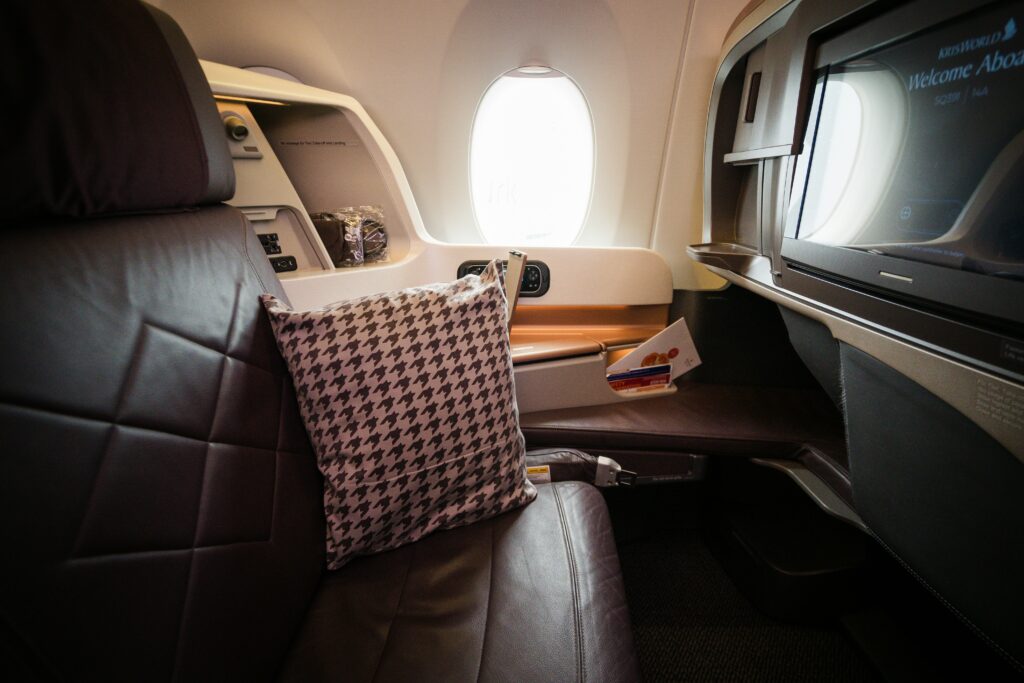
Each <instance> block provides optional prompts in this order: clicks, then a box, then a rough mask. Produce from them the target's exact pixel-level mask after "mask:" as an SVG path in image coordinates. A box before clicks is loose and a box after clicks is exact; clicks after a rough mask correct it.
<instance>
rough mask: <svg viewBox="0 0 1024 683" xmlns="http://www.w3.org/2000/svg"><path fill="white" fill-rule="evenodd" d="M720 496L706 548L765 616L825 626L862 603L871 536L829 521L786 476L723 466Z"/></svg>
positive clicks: (721, 463) (731, 463)
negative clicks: (823, 624)
mask: <svg viewBox="0 0 1024 683" xmlns="http://www.w3.org/2000/svg"><path fill="white" fill-rule="evenodd" d="M714 464H715V465H716V466H717V471H716V473H715V485H716V487H718V488H719V490H720V492H721V497H720V499H719V500H718V502H717V503H716V504H715V505H714V506H713V508H712V510H711V515H710V520H711V524H710V525H709V526H708V528H707V534H706V535H707V541H708V545H709V546H710V547H711V549H712V551H713V552H714V554H715V556H716V557H717V558H718V560H719V561H720V562H721V563H722V565H723V567H724V568H725V569H726V571H727V572H728V574H729V576H730V578H732V580H733V581H734V582H735V583H736V585H737V586H738V587H739V588H740V590H741V591H742V592H743V593H744V594H745V595H746V596H747V598H748V599H750V601H751V602H753V603H754V604H755V605H756V606H757V608H758V609H760V610H761V611H763V612H765V613H766V614H768V615H770V616H772V617H775V618H776V619H782V620H786V621H795V622H808V621H821V620H825V619H830V618H834V617H837V616H840V615H842V614H844V613H846V612H847V611H850V610H852V609H854V608H855V607H856V606H857V604H858V602H859V599H860V591H861V588H860V586H861V581H862V578H863V571H864V567H865V563H866V560H867V548H868V537H867V536H866V535H865V534H863V533H862V532H860V531H859V530H857V529H856V528H854V527H853V526H851V525H849V524H846V523H844V522H841V521H838V520H837V519H835V518H834V517H831V516H829V515H827V514H825V513H824V512H823V511H822V510H820V509H819V508H818V507H817V506H815V504H814V503H812V502H811V500H810V499H809V498H808V497H807V496H806V495H804V493H803V492H802V491H800V490H799V489H798V488H797V487H796V485H795V484H793V483H792V482H791V481H790V480H789V479H788V478H787V477H786V475H784V474H782V473H781V472H777V471H775V470H771V469H767V468H761V467H758V466H756V465H753V464H751V463H749V462H744V461H728V460H719V461H718V462H716V463H714Z"/></svg>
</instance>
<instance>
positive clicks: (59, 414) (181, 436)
mask: <svg viewBox="0 0 1024 683" xmlns="http://www.w3.org/2000/svg"><path fill="white" fill-rule="evenodd" d="M0 407H6V408H12V409H14V410H24V411H28V412H32V413H43V414H45V415H52V416H55V417H66V418H71V419H72V420H83V421H85V422H98V423H100V424H105V425H108V426H110V427H124V428H126V429H137V430H139V431H142V432H153V433H155V434H163V435H165V436H173V437H174V438H176V439H185V440H186V441H195V442H197V443H202V444H206V443H208V444H211V445H219V446H234V447H236V448H248V449H250V450H254V451H267V452H270V453H285V454H287V455H295V456H299V457H303V458H304V457H306V455H307V454H308V451H307V452H302V451H293V450H289V449H287V448H265V447H263V446H253V445H251V444H243V443H231V442H229V441H206V440H204V439H200V438H197V437H194V436H188V435H186V434H178V433H176V432H168V431H165V430H163V429H156V428H154V427H143V426H141V425H136V424H129V423H127V422H117V421H114V420H109V419H106V418H101V417H90V416H87V415H75V414H74V413H65V412H61V411H59V410H51V409H49V408H40V407H37V406H30V405H24V404H19V403H7V402H6V401H0Z"/></svg>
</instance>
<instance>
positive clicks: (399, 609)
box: [370, 543, 416, 681]
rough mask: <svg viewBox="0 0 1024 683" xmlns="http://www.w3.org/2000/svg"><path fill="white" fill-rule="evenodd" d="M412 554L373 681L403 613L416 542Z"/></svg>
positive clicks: (375, 668) (374, 670)
mask: <svg viewBox="0 0 1024 683" xmlns="http://www.w3.org/2000/svg"><path fill="white" fill-rule="evenodd" d="M410 547H411V556H410V557H409V564H407V565H406V567H405V577H404V578H403V579H402V590H401V592H399V594H398V602H396V603H395V614H394V616H392V617H391V622H390V623H389V624H388V633H387V635H386V636H384V644H383V645H382V646H381V648H380V654H379V655H377V664H376V665H375V666H374V667H373V677H372V678H371V679H370V680H371V681H376V680H377V675H378V674H379V673H380V665H381V663H382V662H383V661H384V653H385V652H387V650H388V643H390V642H391V632H392V630H393V629H394V626H395V622H396V621H398V616H399V615H400V614H401V613H402V601H403V600H404V599H405V589H406V588H407V587H408V586H409V574H411V573H412V565H413V562H415V561H416V544H415V543H414V544H412V545H411V546H410Z"/></svg>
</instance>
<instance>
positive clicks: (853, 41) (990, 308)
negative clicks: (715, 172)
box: [781, 3, 1024, 327]
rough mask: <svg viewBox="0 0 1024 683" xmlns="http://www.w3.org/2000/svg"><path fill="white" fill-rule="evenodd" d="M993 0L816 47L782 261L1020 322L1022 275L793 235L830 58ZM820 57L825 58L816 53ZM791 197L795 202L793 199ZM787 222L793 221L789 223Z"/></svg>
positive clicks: (843, 57) (952, 309)
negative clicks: (1002, 274)
mask: <svg viewBox="0 0 1024 683" xmlns="http://www.w3.org/2000/svg"><path fill="white" fill-rule="evenodd" d="M993 4H996V3H981V4H980V5H976V6H974V7H967V8H964V11H962V12H959V13H957V14H956V15H955V16H953V17H948V16H944V17H940V19H941V20H938V21H932V22H929V23H927V24H926V25H924V26H921V25H920V24H917V25H916V26H915V27H914V29H915V30H912V31H908V30H907V28H906V27H905V26H901V25H899V24H888V23H887V22H886V17H885V16H882V17H878V18H876V19H875V20H873V21H870V22H868V23H866V24H864V25H862V26H860V27H858V28H857V29H855V30H853V31H850V32H849V33H847V34H843V35H841V36H838V37H836V38H835V39H833V40H831V41H828V42H826V43H823V44H822V45H821V46H820V48H819V50H818V59H817V60H816V63H815V66H816V67H817V68H816V69H815V71H814V73H813V74H812V78H811V79H810V83H809V84H808V87H809V88H811V89H814V90H815V92H814V95H813V98H812V103H811V106H810V107H809V115H810V120H809V121H808V124H807V135H806V138H805V141H809V142H810V145H809V147H808V146H805V148H804V150H803V152H804V154H805V155H807V156H806V157H805V159H802V160H801V161H803V162H804V163H798V164H796V173H797V177H796V178H794V182H793V185H794V194H793V196H792V198H791V208H792V209H793V210H791V211H790V212H789V217H788V219H787V224H786V226H785V230H784V235H783V238H782V247H781V256H782V258H783V260H784V262H785V263H786V266H788V267H793V268H795V269H798V270H807V271H809V272H810V273H812V274H815V275H819V276H822V277H825V278H837V279H838V280H840V281H842V282H844V283H847V284H852V285H854V286H856V285H862V286H866V287H867V288H868V289H869V290H873V291H876V292H879V293H882V294H883V295H890V296H891V295H895V297H896V298H898V299H900V300H904V301H910V302H918V303H922V304H924V305H925V307H927V308H930V309H933V310H934V309H938V310H939V311H940V312H943V313H946V314H948V315H951V316H953V317H967V318H968V319H970V320H971V321H972V322H977V321H978V319H979V318H980V319H982V320H985V319H990V320H993V321H996V322H1008V323H1011V325H1013V326H1014V327H1017V326H1024V304H1022V303H1021V302H1022V301H1024V282H1020V281H1015V280H1008V279H1000V278H998V277H996V276H991V275H985V274H982V273H975V272H970V271H965V270H959V269H956V268H951V267H948V266H942V265H936V264H931V263H927V262H923V261H914V260H910V259H904V258H897V257H893V256H886V255H883V254H875V253H871V252H867V251H862V250H858V249H854V248H849V247H837V246H826V245H822V244H817V243H813V242H807V241H802V240H799V239H796V238H795V237H792V235H796V234H797V227H798V222H799V220H800V217H801V216H802V214H803V205H804V200H805V196H804V193H803V191H802V190H803V189H805V187H806V181H807V177H808V174H809V173H810V170H811V166H812V164H813V163H814V158H813V157H814V146H815V143H816V142H817V139H816V138H817V132H818V125H819V121H818V120H817V113H818V111H819V109H820V98H822V97H824V93H825V90H826V88H827V74H828V69H829V66H830V65H831V64H836V63H840V62H845V61H847V60H850V59H854V58H857V57H860V56H863V55H865V54H869V53H871V52H874V51H875V50H878V49H881V48H883V47H887V46H889V45H892V44H894V43H897V42H903V41H905V40H913V39H914V38H915V37H917V36H918V35H920V34H922V33H926V32H928V31H931V30H934V29H937V28H939V27H941V26H943V25H946V24H949V23H952V22H956V21H958V20H961V19H963V18H964V17H966V16H969V15H972V14H974V13H976V12H978V11H982V10H984V9H986V8H987V7H989V6H991V5H993ZM823 55H824V56H827V59H828V61H827V62H825V61H824V60H823V59H822V56H823ZM796 203H798V204H796ZM793 221H797V223H796V224H794V223H793Z"/></svg>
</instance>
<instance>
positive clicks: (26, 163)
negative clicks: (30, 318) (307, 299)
mask: <svg viewBox="0 0 1024 683" xmlns="http://www.w3.org/2000/svg"><path fill="white" fill-rule="evenodd" d="M0 75H2V81H0V87H2V88H3V92H4V94H5V100H6V106H5V108H6V109H7V112H6V116H5V118H6V119H7V120H8V121H7V123H6V125H5V126H4V129H3V137H4V138H5V139H6V140H5V142H4V143H3V145H2V147H0V149H2V152H0V154H2V157H3V169H4V176H5V178H7V179H8V180H7V181H6V182H7V183H8V186H7V188H6V190H5V195H7V196H8V197H9V198H10V199H9V200H8V201H6V202H5V204H6V206H3V207H0V215H2V216H4V218H6V219H10V218H14V217H16V218H25V217H44V216H73V217H86V216H93V215H98V214H111V213H125V212H140V211H157V210H161V209H179V208H186V207H192V206H197V205H201V204H210V203H216V202H220V201H223V200H226V199H230V198H231V197H232V196H233V195H234V190H235V175H234V169H233V167H232V163H231V155H230V152H229V151H228V147H227V142H226V139H225V134H224V127H223V124H222V123H221V120H220V116H219V114H218V112H217V108H216V105H215V104H214V101H213V97H212V95H211V93H210V86H209V84H208V83H207V81H206V78H205V76H204V75H203V72H202V69H201V68H200V66H199V62H198V61H197V59H196V56H195V53H194V52H193V51H192V48H191V46H190V45H189V43H188V41H187V39H186V38H185V36H184V34H183V33H182V32H181V29H180V28H178V26H177V24H175V23H174V21H173V20H172V19H171V18H170V17H168V16H167V15H166V14H164V13H163V12H161V11H160V10H157V9H155V8H152V7H150V6H148V5H144V4H142V3H140V2H138V0H91V1H90V2H82V1H81V0H48V1H47V2H40V1H39V0H5V2H4V3H2V6H0Z"/></svg>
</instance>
